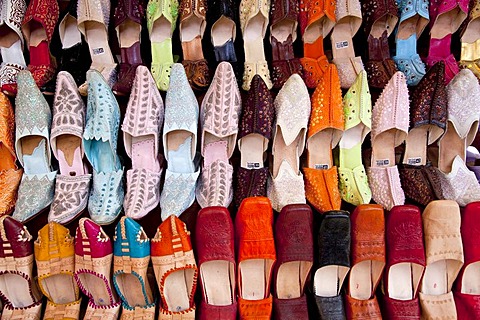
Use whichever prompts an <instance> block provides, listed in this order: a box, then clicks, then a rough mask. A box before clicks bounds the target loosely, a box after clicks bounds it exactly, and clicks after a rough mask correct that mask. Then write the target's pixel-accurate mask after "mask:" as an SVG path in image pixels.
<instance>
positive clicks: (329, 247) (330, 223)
mask: <svg viewBox="0 0 480 320" xmlns="http://www.w3.org/2000/svg"><path fill="white" fill-rule="evenodd" d="M350 234H351V227H350V216H349V213H348V212H347V211H343V210H334V211H329V212H326V213H325V215H324V218H323V221H322V223H321V225H320V229H319V231H318V267H319V268H321V267H324V266H328V265H338V266H345V267H350V265H351V264H350V244H351V235H350Z"/></svg>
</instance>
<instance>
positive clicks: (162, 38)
mask: <svg viewBox="0 0 480 320" xmlns="http://www.w3.org/2000/svg"><path fill="white" fill-rule="evenodd" d="M177 16H178V1H177V0H150V1H149V2H148V5H147V28H148V34H149V36H150V43H151V50H152V65H151V68H150V70H151V71H152V76H153V79H154V80H155V83H156V84H157V88H158V89H159V90H161V91H167V89H168V87H169V84H170V71H171V68H172V64H173V54H172V34H173V31H174V30H175V26H176V23H177ZM168 26H169V28H167V27H168Z"/></svg>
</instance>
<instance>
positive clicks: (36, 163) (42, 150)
mask: <svg viewBox="0 0 480 320" xmlns="http://www.w3.org/2000/svg"><path fill="white" fill-rule="evenodd" d="M21 144H22V153H23V169H24V171H25V174H42V173H47V172H50V165H49V164H48V159H47V152H49V151H50V150H47V147H46V141H45V138H44V137H41V136H28V137H25V138H22V141H21Z"/></svg>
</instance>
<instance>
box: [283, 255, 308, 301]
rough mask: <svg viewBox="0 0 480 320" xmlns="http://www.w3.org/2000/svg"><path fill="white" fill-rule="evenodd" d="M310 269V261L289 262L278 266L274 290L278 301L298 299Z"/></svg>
mask: <svg viewBox="0 0 480 320" xmlns="http://www.w3.org/2000/svg"><path fill="white" fill-rule="evenodd" d="M311 267H312V262H310V261H290V262H285V263H282V265H280V267H279V268H278V273H277V281H276V289H277V296H278V298H279V299H294V298H300V296H301V295H302V294H303V288H304V287H305V281H307V275H308V273H309V271H310V268H311Z"/></svg>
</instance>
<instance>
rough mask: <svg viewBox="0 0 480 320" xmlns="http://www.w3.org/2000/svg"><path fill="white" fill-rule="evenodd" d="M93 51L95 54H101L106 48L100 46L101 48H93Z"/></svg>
mask: <svg viewBox="0 0 480 320" xmlns="http://www.w3.org/2000/svg"><path fill="white" fill-rule="evenodd" d="M92 52H93V55H94V56H97V55H99V54H103V53H105V50H104V49H103V48H102V47H100V48H93V49H92Z"/></svg>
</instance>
